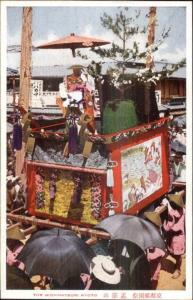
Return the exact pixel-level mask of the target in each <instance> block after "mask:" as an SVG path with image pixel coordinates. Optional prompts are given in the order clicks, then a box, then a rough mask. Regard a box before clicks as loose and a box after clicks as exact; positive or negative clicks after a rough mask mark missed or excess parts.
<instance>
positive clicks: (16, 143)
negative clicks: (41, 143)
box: [13, 119, 22, 150]
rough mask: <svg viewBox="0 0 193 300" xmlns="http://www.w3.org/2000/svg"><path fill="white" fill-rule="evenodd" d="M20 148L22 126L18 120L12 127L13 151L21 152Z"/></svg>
mask: <svg viewBox="0 0 193 300" xmlns="http://www.w3.org/2000/svg"><path fill="white" fill-rule="evenodd" d="M21 148H22V125H21V123H20V120H19V119H18V121H17V122H16V123H15V124H14V125H13V149H15V150H21Z"/></svg>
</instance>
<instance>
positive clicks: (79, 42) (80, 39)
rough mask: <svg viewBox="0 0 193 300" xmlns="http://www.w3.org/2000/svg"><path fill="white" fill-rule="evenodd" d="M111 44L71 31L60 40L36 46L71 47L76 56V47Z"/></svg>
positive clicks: (47, 47)
mask: <svg viewBox="0 0 193 300" xmlns="http://www.w3.org/2000/svg"><path fill="white" fill-rule="evenodd" d="M107 44H110V42H108V41H104V40H101V39H98V38H94V37H86V36H80V35H75V34H74V33H71V34H70V35H69V36H66V37H63V38H61V39H59V40H55V41H52V42H49V43H46V44H42V45H40V46H38V47H36V48H39V49H68V48H69V49H71V50H72V54H73V56H75V49H77V48H88V47H96V46H102V45H107Z"/></svg>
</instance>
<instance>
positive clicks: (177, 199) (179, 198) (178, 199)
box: [168, 194, 184, 208]
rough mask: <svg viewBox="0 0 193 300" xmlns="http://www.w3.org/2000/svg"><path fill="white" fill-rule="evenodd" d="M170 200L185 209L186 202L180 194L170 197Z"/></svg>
mask: <svg viewBox="0 0 193 300" xmlns="http://www.w3.org/2000/svg"><path fill="white" fill-rule="evenodd" d="M168 198H169V200H170V201H171V202H174V203H175V204H176V205H178V206H179V207H181V208H183V207H184V201H183V198H182V195H180V194H173V195H168Z"/></svg>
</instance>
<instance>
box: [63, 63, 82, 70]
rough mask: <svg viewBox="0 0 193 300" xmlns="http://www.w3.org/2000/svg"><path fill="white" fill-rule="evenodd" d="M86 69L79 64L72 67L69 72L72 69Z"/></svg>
mask: <svg viewBox="0 0 193 300" xmlns="http://www.w3.org/2000/svg"><path fill="white" fill-rule="evenodd" d="M84 68H85V67H84V66H83V65H78V64H76V65H72V66H70V67H68V68H67V69H68V70H71V69H81V70H82V69H84Z"/></svg>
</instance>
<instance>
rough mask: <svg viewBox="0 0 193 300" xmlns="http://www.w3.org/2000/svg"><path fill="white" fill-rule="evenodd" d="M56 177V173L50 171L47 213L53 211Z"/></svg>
mask: <svg viewBox="0 0 193 300" xmlns="http://www.w3.org/2000/svg"><path fill="white" fill-rule="evenodd" d="M56 179H57V175H56V174H55V173H52V174H51V176H50V182H49V195H50V206H49V213H50V214H52V213H53V211H54V201H55V196H56Z"/></svg>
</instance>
